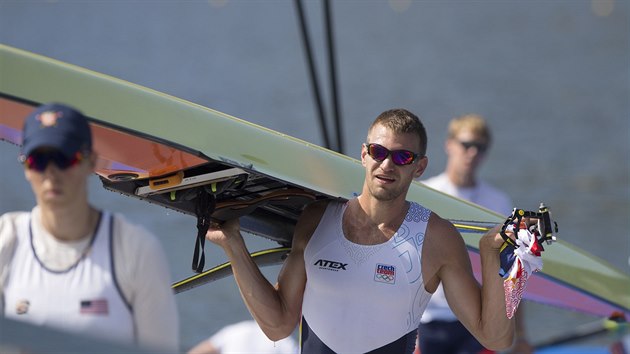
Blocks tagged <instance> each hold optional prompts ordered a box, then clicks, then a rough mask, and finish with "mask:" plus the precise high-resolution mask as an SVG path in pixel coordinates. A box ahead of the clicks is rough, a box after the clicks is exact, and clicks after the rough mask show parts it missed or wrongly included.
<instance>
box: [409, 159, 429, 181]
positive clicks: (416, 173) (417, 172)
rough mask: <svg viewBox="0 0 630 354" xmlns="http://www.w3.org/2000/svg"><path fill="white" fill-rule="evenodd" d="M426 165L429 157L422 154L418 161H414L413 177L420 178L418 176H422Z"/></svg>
mask: <svg viewBox="0 0 630 354" xmlns="http://www.w3.org/2000/svg"><path fill="white" fill-rule="evenodd" d="M428 165H429V158H428V157H427V156H423V157H422V158H420V160H418V162H417V163H416V170H415V171H414V173H413V178H414V179H416V178H420V176H422V174H423V173H424V171H425V170H426V169H427V166H428Z"/></svg>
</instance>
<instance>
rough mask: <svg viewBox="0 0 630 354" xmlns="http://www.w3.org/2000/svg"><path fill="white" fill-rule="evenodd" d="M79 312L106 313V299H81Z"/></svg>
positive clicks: (107, 312)
mask: <svg viewBox="0 0 630 354" xmlns="http://www.w3.org/2000/svg"><path fill="white" fill-rule="evenodd" d="M79 312H80V313H81V314H86V315H87V314H91V315H107V314H109V305H108V303H107V299H95V300H83V301H81V309H80V311H79Z"/></svg>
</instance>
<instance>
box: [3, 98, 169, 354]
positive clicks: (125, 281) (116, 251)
mask: <svg viewBox="0 0 630 354" xmlns="http://www.w3.org/2000/svg"><path fill="white" fill-rule="evenodd" d="M22 136H23V146H22V154H21V156H20V160H21V161H22V162H23V164H24V174H25V176H26V179H27V180H28V181H29V182H30V184H31V187H32V189H33V193H34V194H35V199H36V201H37V206H35V208H33V210H32V211H31V212H12V213H6V214H4V215H2V216H1V217H0V296H1V299H0V300H2V301H0V313H2V316H5V317H7V318H11V319H14V320H20V321H25V322H29V323H32V324H36V325H42V326H49V327H55V328H57V329H61V330H65V331H69V332H74V333H79V334H82V335H86V336H92V337H98V338H101V339H106V340H111V341H114V342H117V343H123V344H133V345H139V346H141V347H143V348H146V349H150V350H151V351H152V352H168V353H171V352H176V351H178V350H179V324H178V315H177V307H176V304H175V298H174V295H173V292H172V290H171V288H170V277H169V268H168V265H167V263H166V261H165V259H166V257H165V254H164V252H163V250H162V248H161V245H160V243H159V241H158V240H157V238H155V237H154V236H153V235H152V234H150V233H148V232H147V231H145V230H144V229H142V228H140V227H138V226H135V225H132V224H131V223H129V222H128V221H127V220H125V219H124V218H123V217H122V216H121V215H118V214H113V213H111V212H108V211H103V210H97V209H96V208H94V207H93V206H91V205H90V204H89V202H88V196H87V182H88V177H89V176H90V175H91V174H92V173H93V170H94V167H95V163H96V153H95V152H94V151H93V150H92V135H91V131H90V127H89V125H88V121H87V119H86V118H85V117H84V116H83V114H81V113H80V112H79V111H77V110H75V109H73V108H71V107H68V106H65V105H60V104H47V105H43V106H40V107H39V108H37V109H36V110H35V111H34V112H33V113H31V114H30V115H29V116H28V117H27V119H26V121H25V123H24V131H23V135H22Z"/></svg>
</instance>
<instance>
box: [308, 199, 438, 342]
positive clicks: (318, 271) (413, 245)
mask: <svg viewBox="0 0 630 354" xmlns="http://www.w3.org/2000/svg"><path fill="white" fill-rule="evenodd" d="M346 207H347V204H342V203H334V202H333V203H330V204H329V205H328V207H327V208H326V211H325V212H324V215H323V216H322V220H321V221H320V223H319V225H318V227H317V229H316V230H315V232H314V234H313V236H312V237H311V239H310V241H309V243H308V245H307V246H306V249H305V251H304V261H305V266H306V276H307V282H306V288H305V291H304V301H303V306H302V315H303V316H304V318H305V319H306V321H307V322H308V324H309V326H310V328H311V329H312V331H313V332H314V334H316V335H317V337H319V338H320V339H321V340H322V342H323V343H324V344H326V345H327V346H328V347H329V348H330V349H332V350H333V351H335V352H337V353H365V352H368V351H370V350H374V349H376V348H380V347H382V346H383V345H386V344H388V343H391V342H393V341H395V340H397V339H399V338H401V337H402V336H404V335H406V334H407V333H409V332H411V331H414V330H416V328H417V327H418V324H419V322H420V318H421V316H422V312H423V311H424V309H425V307H426V305H427V303H428V302H429V299H430V298H431V294H430V293H428V292H427V291H426V290H425V288H424V281H423V279H422V269H421V264H422V262H421V256H422V244H423V242H424V233H425V230H426V227H427V223H428V220H429V216H430V215H431V211H430V210H429V209H426V208H424V207H423V206H421V205H419V204H417V203H411V205H410V207H409V210H408V211H407V215H406V217H405V221H404V222H403V224H402V225H401V226H400V228H399V229H398V231H397V232H396V234H394V236H393V237H392V238H391V239H390V240H389V241H387V242H385V243H382V244H378V245H359V244H355V243H352V242H350V241H348V239H346V237H345V236H344V235H343V231H342V218H343V214H344V211H345V209H346Z"/></svg>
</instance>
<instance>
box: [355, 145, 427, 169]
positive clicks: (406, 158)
mask: <svg viewBox="0 0 630 354" xmlns="http://www.w3.org/2000/svg"><path fill="white" fill-rule="evenodd" d="M363 145H364V146H365V148H366V149H367V153H368V155H370V157H372V158H373V159H374V160H376V161H378V162H381V161H384V160H385V159H386V158H387V156H391V157H392V162H394V164H396V165H398V166H404V165H409V164H412V163H413V162H414V161H415V160H416V159H417V158H418V156H419V155H418V154H416V153H414V152H411V151H409V150H392V151H390V150H389V149H388V148H386V147H384V146H382V145H379V144H372V143H369V144H363Z"/></svg>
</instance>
